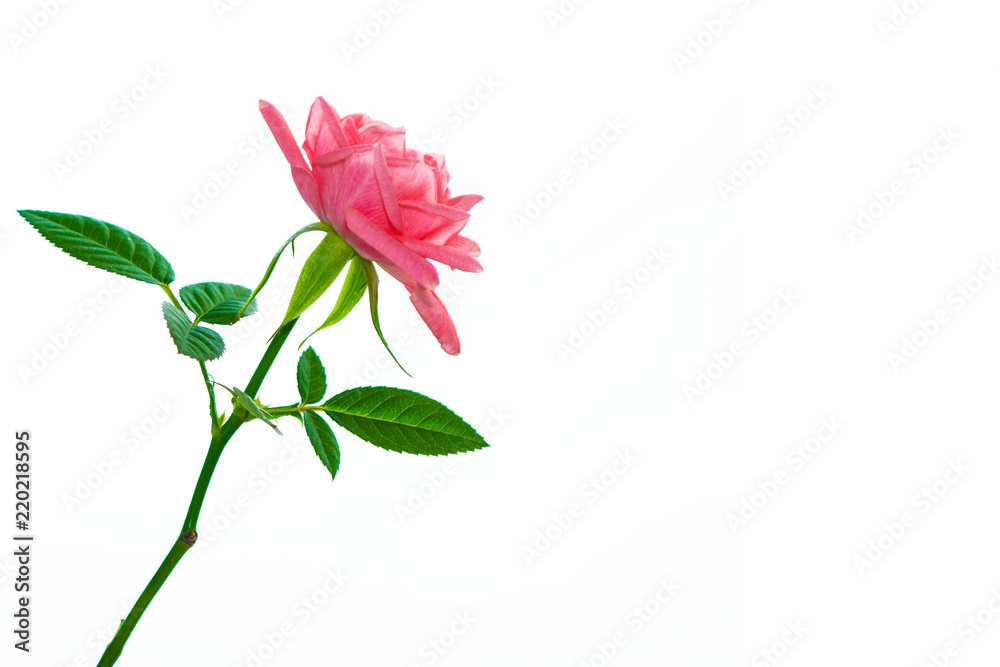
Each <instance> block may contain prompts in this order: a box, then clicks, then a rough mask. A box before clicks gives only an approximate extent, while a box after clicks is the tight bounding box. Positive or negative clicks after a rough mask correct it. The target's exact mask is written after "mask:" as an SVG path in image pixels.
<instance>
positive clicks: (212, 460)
mask: <svg viewBox="0 0 1000 667" xmlns="http://www.w3.org/2000/svg"><path fill="white" fill-rule="evenodd" d="M164 289H166V290H167V293H168V294H170V291H169V288H164ZM171 296H172V295H171ZM297 321H298V320H297V319H295V320H292V321H291V322H288V323H287V324H285V325H283V326H282V327H281V328H280V329H278V331H277V333H275V334H274V336H273V337H272V338H271V342H270V344H269V345H268V346H267V351H266V352H264V356H263V357H262V358H261V360H260V363H259V364H258V365H257V370H256V371H254V374H253V377H251V378H250V382H249V384H247V389H246V393H247V394H249V395H250V396H255V395H256V393H257V391H258V390H259V389H260V385H261V383H262V382H263V381H264V377H265V376H266V375H267V372H268V371H269V370H271V365H272V364H273V363H274V360H275V358H276V357H277V356H278V351H279V350H280V349H281V346H282V345H283V344H284V342H285V340H286V339H287V338H288V335H289V334H290V333H291V332H292V327H293V326H295V323H296V322H297ZM202 367H203V368H204V364H203V365H202ZM205 381H206V383H207V382H208V375H207V372H206V374H205ZM210 393H211V388H210ZM212 395H213V396H214V394H212ZM212 402H213V404H214V398H213V399H212ZM243 420H244V415H243V414H241V411H240V410H237V409H234V410H233V414H232V415H231V416H230V417H229V419H228V420H227V421H226V423H225V424H223V425H222V428H221V429H220V431H219V434H218V435H213V437H212V442H211V444H210V445H209V447H208V454H207V455H206V456H205V463H204V464H203V465H202V468H201V474H200V475H199V476H198V483H197V484H196V485H195V489H194V494H193V495H192V496H191V504H190V505H189V506H188V512H187V516H186V517H185V518H184V527H183V528H182V529H181V534H180V536H179V537H178V538H177V541H176V542H174V546H173V547H171V549H170V552H169V553H168V554H167V557H166V558H164V559H163V563H162V564H161V565H160V567H159V568H158V569H157V570H156V573H155V574H154V575H153V578H152V579H150V581H149V583H148V584H146V588H145V589H143V591H142V594H141V595H140V596H139V599H138V600H137V601H136V603H135V605H133V606H132V610H131V611H130V612H129V614H128V616H127V617H126V618H125V620H123V621H122V623H121V625H120V626H118V632H116V633H115V636H114V638H113V639H112V640H111V643H110V644H108V647H107V648H106V649H105V650H104V655H102V656H101V660H100V662H98V663H97V667H111V665H114V664H115V662H116V661H117V660H118V658H119V657H120V656H121V654H122V649H123V648H124V646H125V642H127V641H128V638H129V637H130V636H131V635H132V631H133V630H135V626H136V625H137V624H138V623H139V619H140V618H142V614H143V612H145V611H146V608H147V607H148V606H149V603H150V602H152V601H153V598H154V597H156V594H157V593H158V592H159V591H160V588H161V587H162V586H163V584H164V583H165V582H166V580H167V577H169V576H170V573H171V572H173V570H174V567H175V566H176V565H177V563H178V562H180V560H181V558H182V557H183V556H184V554H185V553H187V551H188V549H190V548H191V547H192V546H194V543H195V542H196V541H197V540H198V529H197V526H198V516H199V515H200V514H201V507H202V504H203V503H204V502H205V494H206V493H207V492H208V485H209V483H210V482H211V481H212V475H213V473H215V467H216V466H217V465H218V463H219V458H220V457H221V456H222V451H223V449H225V447H226V444H227V443H228V442H229V440H230V439H231V438H232V437H233V436H234V435H235V434H236V431H237V430H239V428H240V426H242V425H243V423H244V421H243ZM217 423H218V422H215V424H217ZM214 430H215V427H214V425H213V431H214Z"/></svg>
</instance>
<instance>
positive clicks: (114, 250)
mask: <svg viewBox="0 0 1000 667" xmlns="http://www.w3.org/2000/svg"><path fill="white" fill-rule="evenodd" d="M18 213H20V214H21V217H22V218H24V219H25V220H27V221H28V224H30V225H31V226H32V227H34V228H35V229H37V230H38V233H39V234H41V235H42V236H44V237H45V239H46V240H48V241H49V242H50V243H52V245H54V246H56V247H57V248H59V249H60V250H62V251H63V252H65V253H66V254H68V255H70V256H71V257H75V258H76V259H79V260H80V261H82V262H86V263H87V264H90V265H91V266H94V267H97V268H98V269H103V270H105V271H110V272H111V273H117V274H118V275H120V276H125V277H126V278H132V279H133V280H140V281H142V282H144V283H150V284H152V285H168V284H169V283H171V282H172V281H173V280H174V270H173V268H172V267H171V266H170V262H168V261H167V260H166V258H165V257H164V256H163V255H161V254H160V253H159V252H157V251H156V249H155V248H154V247H153V246H151V245H149V243H147V242H146V241H145V240H144V239H142V238H141V237H139V236H136V235H135V234H133V233H132V232H130V231H128V230H127V229H122V228H121V227H118V226H117V225H112V224H110V223H107V222H102V221H101V220H95V219H94V218H88V217H86V216H83V215H72V214H69V213H53V212H49V211H18Z"/></svg>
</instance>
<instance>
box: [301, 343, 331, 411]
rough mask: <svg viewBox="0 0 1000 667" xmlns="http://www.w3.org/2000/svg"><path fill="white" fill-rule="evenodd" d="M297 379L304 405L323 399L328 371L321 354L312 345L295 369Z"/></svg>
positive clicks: (303, 354)
mask: <svg viewBox="0 0 1000 667" xmlns="http://www.w3.org/2000/svg"><path fill="white" fill-rule="evenodd" d="M295 379H296V381H297V382H298V385H299V398H301V399H302V405H311V404H313V403H317V402H319V401H322V400H323V396H324V395H325V394H326V371H325V370H323V363H322V362H321V361H320V360H319V355H318V354H316V351H315V350H314V349H312V348H311V347H309V348H306V351H305V352H303V353H302V355H301V356H300V357H299V365H298V368H296V369H295Z"/></svg>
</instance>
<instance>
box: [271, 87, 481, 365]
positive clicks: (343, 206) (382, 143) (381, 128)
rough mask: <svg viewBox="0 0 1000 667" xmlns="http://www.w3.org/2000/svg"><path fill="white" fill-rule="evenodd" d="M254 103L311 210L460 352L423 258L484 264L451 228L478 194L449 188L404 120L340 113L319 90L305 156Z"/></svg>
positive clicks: (433, 273) (465, 267)
mask: <svg viewBox="0 0 1000 667" xmlns="http://www.w3.org/2000/svg"><path fill="white" fill-rule="evenodd" d="M260 111H261V113H262V114H263V116H264V120H265V121H266V122H267V125H268V127H269V128H271V133H272V134H274V138H275V140H276V141H277V142H278V146H279V147H280V148H281V151H282V152H283V153H284V154H285V157H286V158H287V159H288V162H289V164H290V165H291V167H292V178H293V179H294V180H295V185H296V187H298V189H299V194H301V195H302V198H303V199H304V200H305V202H306V204H308V205H309V208H311V209H312V210H313V213H315V214H316V216H317V217H318V218H319V219H320V220H322V221H324V222H328V223H330V225H332V226H333V228H334V230H336V232H337V233H338V234H340V235H341V236H342V237H343V238H344V240H345V241H347V242H348V243H349V244H350V245H351V247H353V248H354V250H355V251H357V253H358V254H359V255H361V256H362V257H364V258H365V259H368V260H371V261H373V262H376V263H377V264H378V265H379V266H381V267H382V268H383V269H385V271H386V272H387V273H388V274H389V275H391V276H392V277H394V278H395V279H396V280H398V281H400V282H401V283H403V285H404V286H405V287H406V289H407V290H409V292H410V301H411V302H413V305H414V306H415V307H416V309H417V312H418V313H420V317H421V318H422V319H423V320H424V322H425V323H426V324H427V326H428V327H429V328H430V330H431V331H432V332H433V333H434V336H435V337H436V338H437V339H438V342H440V343H441V347H442V348H443V349H444V351H445V352H447V353H448V354H458V353H459V349H460V348H459V342H458V334H457V332H456V331H455V324H454V322H452V321H451V317H450V316H449V315H448V311H447V310H446V309H445V307H444V304H443V303H441V300H440V299H439V298H438V296H437V295H436V294H435V293H434V288H435V287H437V285H438V273H437V269H435V268H434V265H433V264H431V263H430V261H428V260H434V261H435V262H440V263H442V264H446V265H448V266H450V267H451V268H453V269H459V270H462V271H472V272H479V271H482V270H483V267H482V266H481V265H480V264H479V262H478V261H476V259H475V258H476V257H478V256H479V246H478V245H476V243H475V241H473V240H471V239H468V238H466V237H464V236H461V235H460V234H459V232H461V231H462V229H463V228H464V227H465V223H466V222H467V221H468V219H469V210H470V209H471V208H472V207H473V206H475V205H476V204H477V203H479V202H480V201H482V199H483V198H482V197H480V196H479V195H461V196H459V197H452V196H451V194H450V193H449V192H448V179H449V175H448V170H447V169H446V168H445V164H444V157H443V156H441V155H434V154H429V153H428V154H424V153H421V152H420V151H417V150H414V149H412V148H411V149H408V148H406V138H405V131H404V130H403V128H395V127H390V126H389V125H386V124H385V123H382V122H379V121H373V120H372V119H371V118H369V117H368V116H367V115H364V114H352V115H350V116H346V117H344V118H341V117H340V116H338V115H337V112H336V111H335V110H334V109H333V107H331V106H330V105H329V104H327V102H326V100H324V99H323V98H322V97H319V98H316V101H315V102H314V103H313V105H312V108H311V109H310V110H309V118H308V120H307V121H306V140H305V142H304V143H303V144H302V148H303V149H304V150H305V157H303V155H302V151H301V150H299V147H298V145H297V144H296V142H295V138H294V136H293V135H292V132H291V130H290V129H289V128H288V123H286V122H285V119H284V118H283V117H282V115H281V113H280V112H279V111H278V110H277V109H276V108H274V106H272V105H271V104H269V103H267V102H265V101H263V100H261V102H260ZM307 159H308V161H307Z"/></svg>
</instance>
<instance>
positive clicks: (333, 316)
mask: <svg viewBox="0 0 1000 667" xmlns="http://www.w3.org/2000/svg"><path fill="white" fill-rule="evenodd" d="M364 263H365V259H364V258H363V257H361V255H355V256H354V257H352V258H351V265H350V267H348V269H347V277H346V278H344V286H343V287H341V288H340V296H339V297H337V304H336V305H335V306H334V307H333V311H332V312H331V313H330V316H329V317H327V318H326V320H325V321H324V322H323V324H321V325H319V328H318V329H316V331H313V332H312V333H311V334H309V335H308V336H306V337H305V340H303V341H302V342H301V343H299V347H302V346H303V345H305V342H306V341H307V340H309V339H310V338H312V337H313V336H314V335H316V334H317V333H318V332H320V331H322V330H323V329H326V328H327V327H332V326H333V325H334V324H336V323H337V322H339V321H340V320H342V319H344V318H345V317H346V316H347V314H348V313H349V312H351V310H352V309H353V308H354V306H356V305H358V302H359V301H361V297H363V296H364V295H365V290H366V289H368V282H367V278H366V276H365V267H364Z"/></svg>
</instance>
